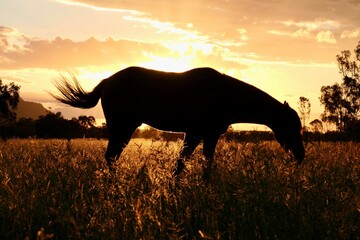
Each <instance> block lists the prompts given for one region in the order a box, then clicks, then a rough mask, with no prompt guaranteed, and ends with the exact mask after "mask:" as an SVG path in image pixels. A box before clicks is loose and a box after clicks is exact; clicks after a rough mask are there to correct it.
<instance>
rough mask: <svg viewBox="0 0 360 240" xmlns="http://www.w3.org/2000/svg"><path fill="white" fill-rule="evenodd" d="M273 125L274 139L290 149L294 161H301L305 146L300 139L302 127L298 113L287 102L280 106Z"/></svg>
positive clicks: (286, 148) (286, 149) (287, 149)
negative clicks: (279, 112) (276, 119)
mask: <svg viewBox="0 0 360 240" xmlns="http://www.w3.org/2000/svg"><path fill="white" fill-rule="evenodd" d="M278 117H279V119H278V121H277V123H276V125H275V126H274V127H273V129H272V130H273V131H274V134H275V138H276V140H277V141H278V142H279V143H280V145H281V146H282V147H283V148H284V149H285V151H287V152H288V151H290V152H291V153H292V154H293V155H294V157H295V159H296V161H297V162H298V163H301V162H302V161H303V160H304V158H305V148H304V144H303V141H302V127H301V122H300V118H299V116H298V114H297V113H296V111H295V110H294V109H292V108H291V107H290V106H289V104H288V103H287V102H285V103H284V104H283V106H282V110H281V114H280V116H278Z"/></svg>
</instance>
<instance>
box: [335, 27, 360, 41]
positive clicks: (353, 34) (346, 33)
mask: <svg viewBox="0 0 360 240" xmlns="http://www.w3.org/2000/svg"><path fill="white" fill-rule="evenodd" d="M358 37H360V30H358V29H357V30H352V31H349V30H344V31H343V32H342V33H341V36H340V38H341V39H344V38H358Z"/></svg>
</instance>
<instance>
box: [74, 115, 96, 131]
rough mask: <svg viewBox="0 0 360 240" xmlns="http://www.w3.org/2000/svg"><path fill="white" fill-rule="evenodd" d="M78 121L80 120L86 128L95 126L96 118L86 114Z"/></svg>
mask: <svg viewBox="0 0 360 240" xmlns="http://www.w3.org/2000/svg"><path fill="white" fill-rule="evenodd" d="M77 121H78V122H79V124H80V125H81V126H83V127H84V128H91V127H94V126H95V123H96V121H95V118H94V117H93V116H89V117H88V116H85V115H81V116H79V117H78V119H77Z"/></svg>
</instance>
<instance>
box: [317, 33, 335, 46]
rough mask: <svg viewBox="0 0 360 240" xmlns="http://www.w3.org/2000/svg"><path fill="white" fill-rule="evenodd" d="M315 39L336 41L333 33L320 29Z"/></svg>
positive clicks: (332, 42) (320, 41) (327, 41)
mask: <svg viewBox="0 0 360 240" xmlns="http://www.w3.org/2000/svg"><path fill="white" fill-rule="evenodd" d="M316 41H318V42H319V43H322V42H324V43H331V44H334V43H336V42H337V41H336V39H335V36H334V34H333V33H332V32H331V31H321V32H319V33H318V34H317V35H316Z"/></svg>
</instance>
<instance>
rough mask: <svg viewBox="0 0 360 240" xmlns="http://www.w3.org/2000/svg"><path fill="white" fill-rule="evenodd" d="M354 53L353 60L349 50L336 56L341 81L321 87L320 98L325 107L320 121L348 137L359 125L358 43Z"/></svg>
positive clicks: (359, 47)
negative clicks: (331, 125) (333, 125)
mask: <svg viewBox="0 0 360 240" xmlns="http://www.w3.org/2000/svg"><path fill="white" fill-rule="evenodd" d="M354 53H355V58H352V56H351V52H350V51H349V50H345V51H342V52H341V54H339V55H337V56H336V59H337V62H338V66H339V72H340V73H341V75H342V77H343V81H342V83H341V84H339V83H335V84H333V85H330V86H323V87H322V88H321V98H320V101H321V103H322V104H323V105H324V107H325V110H324V113H323V114H322V120H323V121H326V122H329V123H333V124H335V125H336V127H337V130H338V131H339V132H344V133H348V135H349V136H352V135H353V132H354V131H356V130H358V129H359V124H360V123H359V121H360V120H359V115H360V42H359V43H358V45H357V47H356V49H355V50H354ZM356 135H359V132H357V133H356ZM352 137H355V138H359V136H352Z"/></svg>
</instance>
